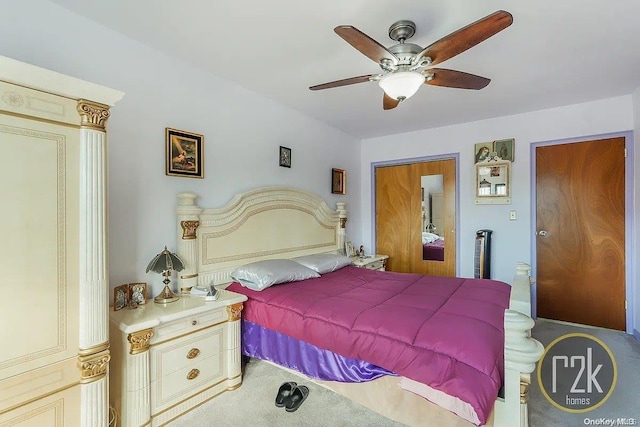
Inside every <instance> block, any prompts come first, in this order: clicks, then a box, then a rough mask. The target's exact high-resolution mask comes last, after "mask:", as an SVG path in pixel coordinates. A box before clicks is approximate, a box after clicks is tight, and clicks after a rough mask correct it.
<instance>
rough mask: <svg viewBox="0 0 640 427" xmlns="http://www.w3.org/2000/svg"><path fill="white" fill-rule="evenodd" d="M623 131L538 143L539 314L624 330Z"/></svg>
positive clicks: (537, 251)
mask: <svg viewBox="0 0 640 427" xmlns="http://www.w3.org/2000/svg"><path fill="white" fill-rule="evenodd" d="M624 163H625V162H624V138H613V139H604V140H598V141H587V142H579V143H572V144H561V145H551V146H545V147H537V148H536V197H537V200H536V215H537V220H536V221H537V224H536V235H537V236H536V248H537V249H536V254H537V315H538V316H540V317H544V318H549V319H555V320H564V321H569V322H575V323H580V324H585V325H593V326H600V327H605V328H611V329H618V330H625V326H626V325H625V203H624V202H625V171H624Z"/></svg>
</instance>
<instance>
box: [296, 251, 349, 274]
mask: <svg viewBox="0 0 640 427" xmlns="http://www.w3.org/2000/svg"><path fill="white" fill-rule="evenodd" d="M292 259H293V260H294V261H296V262H299V263H300V264H302V265H304V266H305V267H308V268H310V269H312V270H313V271H317V272H318V273H320V274H325V273H331V272H332V271H336V270H339V269H341V268H342V267H346V266H347V265H351V258H349V257H347V256H344V255H340V254H313V255H305V256H301V257H297V258H292Z"/></svg>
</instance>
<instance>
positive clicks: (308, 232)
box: [176, 187, 543, 426]
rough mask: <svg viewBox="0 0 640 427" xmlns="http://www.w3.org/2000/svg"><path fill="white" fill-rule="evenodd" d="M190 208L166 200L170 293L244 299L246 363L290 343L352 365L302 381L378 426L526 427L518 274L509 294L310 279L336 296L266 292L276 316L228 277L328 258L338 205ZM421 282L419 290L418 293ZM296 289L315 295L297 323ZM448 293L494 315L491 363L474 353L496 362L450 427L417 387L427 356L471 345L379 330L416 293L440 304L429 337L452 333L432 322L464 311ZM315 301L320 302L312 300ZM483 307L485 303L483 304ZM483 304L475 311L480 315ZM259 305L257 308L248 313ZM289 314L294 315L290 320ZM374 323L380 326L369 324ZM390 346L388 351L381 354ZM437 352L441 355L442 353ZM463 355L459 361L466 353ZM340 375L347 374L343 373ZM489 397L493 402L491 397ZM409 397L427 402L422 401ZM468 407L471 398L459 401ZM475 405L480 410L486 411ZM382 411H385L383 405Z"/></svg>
mask: <svg viewBox="0 0 640 427" xmlns="http://www.w3.org/2000/svg"><path fill="white" fill-rule="evenodd" d="M196 199H197V195H196V194H194V193H180V194H179V195H178V206H177V220H176V226H177V230H178V241H177V252H178V254H179V255H180V256H181V258H182V259H183V261H184V263H185V270H183V271H182V272H181V273H180V276H179V280H178V281H179V286H180V288H181V289H188V288H190V287H194V286H197V285H201V286H207V285H209V284H211V283H213V284H215V285H216V286H218V287H222V288H225V287H228V289H229V290H233V291H239V292H243V293H245V294H249V295H248V296H249V300H248V301H247V303H245V313H244V314H243V318H244V319H243V340H244V342H243V349H244V351H245V353H250V354H251V355H253V356H256V353H255V351H256V350H255V349H256V348H260V347H261V346H262V347H265V348H266V350H265V351H267V352H268V351H269V349H268V347H269V346H268V345H266V344H268V343H269V342H272V341H273V342H275V340H278V339H284V340H287V339H288V340H295V342H296V343H297V344H298V345H299V346H302V347H304V348H303V351H309V348H308V347H307V346H312V347H314V348H315V349H319V350H322V351H324V352H326V353H327V354H323V355H322V357H325V356H326V357H329V358H332V359H330V360H331V363H334V362H335V358H334V357H335V356H336V355H337V356H339V357H342V358H347V359H350V360H351V361H353V363H360V365H358V369H356V370H359V369H360V368H362V370H363V372H364V373H359V376H358V378H351V379H349V378H347V379H346V380H345V379H344V378H335V377H331V376H329V377H328V378H327V377H325V376H323V375H325V374H326V372H327V369H321V368H318V369H320V372H317V373H315V375H314V374H313V373H311V376H312V377H316V378H320V379H319V380H317V382H319V383H321V384H323V385H325V386H327V387H329V388H332V389H334V390H335V391H337V392H339V393H342V394H344V395H346V396H347V397H349V398H351V399H353V400H355V401H357V402H359V403H361V404H363V405H365V406H368V407H370V408H372V409H374V410H376V411H378V412H380V413H382V414H383V415H385V416H388V417H389V418H392V419H396V420H398V421H401V422H405V423H406V424H409V425H412V424H416V425H417V424H418V422H422V423H424V422H425V420H426V419H430V420H433V422H437V423H438V424H439V425H473V424H486V425H496V426H502V425H504V426H526V425H528V410H527V389H528V385H529V383H530V373H531V372H532V371H533V369H534V367H535V363H536V361H537V360H538V359H539V357H540V355H541V353H542V351H543V348H542V345H541V344H540V343H538V342H537V341H535V340H533V339H531V338H530V329H531V328H532V326H533V324H534V322H533V320H532V319H531V318H530V317H529V316H530V284H531V279H530V276H529V270H530V267H529V266H528V265H526V264H523V263H521V264H519V265H518V266H517V269H516V274H515V275H514V281H513V283H512V286H511V287H509V286H507V285H505V284H501V285H500V284H498V285H496V286H494V284H493V283H492V282H493V281H482V280H476V281H474V280H473V279H462V278H435V279H434V278H427V277H424V276H418V275H407V274H402V273H385V272H377V271H370V270H366V269H358V268H356V267H353V266H347V267H344V268H342V269H340V270H338V271H336V272H333V273H330V274H323V275H322V277H320V278H316V279H310V280H312V281H322V280H329V281H331V280H333V281H334V285H336V286H338V290H335V289H334V290H324V289H325V285H324V284H322V282H313V283H314V286H309V285H310V283H311V282H310V281H309V280H307V281H301V282H294V283H287V284H286V285H277V286H273V287H271V288H269V289H267V290H266V291H270V290H275V295H276V296H275V300H280V301H286V303H285V304H284V305H281V306H278V307H276V305H274V302H273V300H270V301H266V302H265V301H261V300H262V299H265V298H267V297H268V295H269V294H270V293H271V292H266V291H261V292H256V293H255V295H251V292H246V289H242V287H240V286H239V285H238V284H231V282H232V279H231V277H230V274H231V272H232V271H233V270H234V269H236V268H237V267H238V266H241V265H245V264H247V263H251V262H255V261H264V260H271V259H283V258H295V257H299V256H304V255H312V254H322V253H337V252H339V251H340V248H343V247H344V241H345V238H346V236H345V224H346V221H347V211H346V205H345V204H344V203H338V204H337V208H336V209H331V208H329V206H328V205H327V204H326V203H325V202H324V201H323V200H322V199H321V198H319V197H318V196H316V195H313V194H310V193H307V192H305V191H302V190H299V189H295V188H291V187H267V188H259V189H255V190H252V191H248V192H246V193H242V194H238V195H236V196H235V197H234V198H233V199H232V200H231V201H230V202H229V203H228V204H227V205H226V206H224V207H221V208H210V209H203V208H201V207H199V206H198V205H197V203H196ZM365 280H369V281H368V282H367V285H364V288H363V285H361V284H362V283H363V281H365ZM425 280H427V282H424V281H425ZM433 280H436V282H437V281H448V280H452V281H453V282H455V283H456V285H455V286H457V287H456V288H455V290H451V289H453V288H450V286H452V285H449V284H445V283H444V282H443V283H439V284H438V283H436V282H433ZM496 283H499V282H496ZM315 285H321V286H315ZM485 285H486V286H487V287H489V288H491V289H490V290H489V291H487V292H484V291H482V289H483V286H485ZM305 287H306V288H307V289H310V288H315V290H316V294H315V296H303V297H302V299H303V301H304V300H305V299H306V300H307V311H304V312H303V311H302V309H299V308H296V307H295V306H293V305H291V306H289V305H288V304H290V301H289V300H290V298H289V297H290V295H292V294H297V293H299V291H300V289H299V288H305ZM458 288H460V289H462V288H465V289H467V290H468V291H469V292H471V294H472V295H474V294H477V295H476V296H474V297H473V298H478V301H480V302H478V303H474V304H475V306H476V307H477V310H478V311H485V308H482V307H486V306H491V305H497V306H499V312H498V316H496V314H495V307H494V309H492V310H493V311H492V314H489V315H488V316H489V317H490V318H491V320H490V321H488V322H487V323H489V324H491V326H490V327H486V328H485V329H487V330H490V331H491V332H490V334H489V335H490V337H489V338H487V341H492V342H498V343H499V344H500V348H499V350H500V351H499V353H495V348H491V349H489V346H487V347H486V353H487V354H486V357H487V360H491V358H492V357H493V358H494V359H499V360H496V361H495V362H496V363H495V366H491V367H484V368H486V369H485V371H486V372H489V373H490V375H485V374H486V372H484V373H483V374H482V375H484V376H488V377H489V378H490V381H489V382H490V383H491V384H490V386H489V389H490V390H489V395H488V396H489V398H487V394H486V393H485V394H484V395H482V397H478V398H477V400H479V401H482V400H484V401H483V402H480V403H478V402H472V403H469V402H466V403H468V404H469V405H467V407H469V406H471V407H472V408H474V409H478V408H480V409H479V410H478V411H477V412H478V413H476V415H477V416H478V418H477V419H475V421H474V419H473V417H471V418H469V417H468V416H465V414H464V413H460V412H459V411H458V414H459V415H453V414H452V412H451V411H452V409H451V407H448V406H446V405H445V407H446V408H447V409H442V408H440V407H438V406H435V405H434V404H433V403H431V402H430V400H431V401H433V400H435V401H438V394H441V391H440V388H439V386H438V385H437V384H436V386H435V387H434V386H433V384H431V385H429V384H428V383H429V381H433V380H432V379H430V378H429V376H430V375H432V374H433V373H435V374H437V373H438V372H439V371H443V370H447V368H446V367H443V365H442V363H443V362H442V360H443V359H442V358H441V359H440V360H435V361H434V360H433V359H434V357H432V356H433V354H435V352H434V349H438V348H440V347H443V346H444V347H447V346H451V345H463V346H464V345H466V343H468V341H470V340H472V338H473V337H474V336H475V335H474V334H472V335H466V336H465V335H464V334H448V335H450V337H449V338H447V336H446V335H447V334H442V333H437V331H438V330H439V329H442V327H440V328H438V327H432V328H430V329H429V328H427V329H421V323H420V322H422V321H423V320H420V318H419V317H414V318H413V320H408V322H411V321H413V322H414V323H415V325H414V326H415V327H413V329H412V328H411V327H406V325H407V323H403V322H404V320H403V321H400V320H398V321H397V322H393V321H388V320H380V319H382V318H383V317H382V314H383V313H385V312H391V311H393V310H396V312H397V313H395V314H396V315H397V317H398V318H399V316H401V315H402V313H401V312H402V311H406V310H407V308H406V307H403V306H401V305H398V304H396V303H397V302H398V299H404V300H405V302H406V301H411V300H413V301H416V297H415V294H416V292H418V293H420V292H422V293H424V292H425V290H431V291H435V292H436V293H438V292H439V293H441V294H443V295H436V297H438V298H440V301H444V302H443V303H438V304H436V305H439V306H443V307H447V310H445V311H446V313H444V314H442V313H441V314H440V315H439V317H438V316H435V315H434V316H432V317H436V320H437V322H440V324H441V326H442V324H445V323H451V322H456V320H455V319H456V318H455V317H446V316H444V315H445V314H446V315H447V316H453V315H454V314H455V313H453V312H455V308H456V306H457V303H458V302H459V301H460V300H462V299H468V295H466V296H464V295H463V296H461V297H460V298H457V299H456V298H453V297H452V295H458ZM319 289H320V290H321V291H320V292H318V290H319ZM223 292H224V291H223ZM300 292H301V291H300ZM483 292H484V293H483ZM323 293H324V294H326V295H325V296H327V295H328V298H329V299H328V300H325V301H320V299H319V298H320V297H319V296H318V294H323ZM427 293H428V292H427ZM478 293H479V294H482V295H479V294H478ZM252 296H253V298H252ZM338 296H340V297H341V298H343V301H342V303H336V298H337V297H338ZM310 298H311V299H312V301H311V300H310ZM394 298H395V301H394ZM433 299H434V295H431V296H430V297H429V298H428V299H427V301H428V300H431V301H433ZM345 300H348V301H350V304H345V303H344V301H345ZM494 301H497V302H496V303H495V304H494V303H493V302H494ZM483 302H484V303H486V304H484V305H482V303H483ZM261 304H262V307H261V308H258V307H259V306H260V305H261ZM348 306H354V307H360V309H361V310H360V311H359V312H357V313H356V314H350V313H351V312H350V311H349V310H350V308H349V307H348ZM265 307H266V308H265ZM269 307H271V308H269ZM320 307H324V309H325V311H326V310H328V312H329V313H330V314H329V316H328V319H333V320H332V322H333V323H336V324H337V327H336V328H337V329H334V330H333V332H327V330H326V329H324V328H325V326H321V325H320V323H321V322H322V319H323V318H327V314H326V313H322V312H321V311H322V310H320V309H319V308H320ZM414 308H415V309H414V310H413V312H414V314H417V315H418V316H420V315H422V313H424V312H426V311H429V310H431V308H430V307H423V306H420V304H418V306H416V307H414ZM264 310H267V311H264ZM268 310H271V311H268ZM278 310H280V311H283V310H284V311H286V310H289V311H288V312H287V313H286V315H284V316H283V315H280V316H276V315H275V313H276V311H278ZM308 310H311V311H308ZM458 310H468V308H465V309H461V308H459V307H458ZM292 313H294V314H295V313H297V314H298V315H297V316H296V315H292ZM376 313H378V314H380V316H377V315H375V314H376ZM367 315H368V316H369V317H371V318H374V319H377V321H378V322H379V323H378V324H377V325H374V326H371V325H368V326H362V325H360V324H357V325H356V323H357V322H356V323H354V319H358V318H360V317H363V316H364V317H366V316H367ZM443 316H444V317H443ZM458 316H459V317H458V318H463V317H464V315H463V316H460V313H458ZM427 317H429V316H427ZM268 318H279V319H285V318H286V319H289V320H288V321H283V320H279V321H275V323H273V324H270V323H266V321H265V320H264V319H268ZM378 318H379V319H378ZM452 319H453V320H452ZM325 320H326V319H325ZM349 322H351V323H349ZM437 322H436V324H437ZM325 323H326V322H325ZM330 323H331V322H330ZM462 323H463V324H464V322H462ZM468 323H469V322H467V326H468ZM471 323H473V322H471ZM403 325H404V326H403ZM334 326H336V325H334ZM465 327H466V326H463V328H465ZM366 328H378V329H380V330H384V333H383V334H382V337H376V338H370V337H369V336H368V335H367V333H368V332H370V331H367V330H365V329H366ZM403 329H411V330H412V332H411V333H409V334H407V335H406V336H403V335H402V330H403ZM434 331H435V332H434ZM416 334H417V335H421V340H420V342H419V344H418V345H416V346H417V347H421V348H422V350H420V351H422V353H421V352H418V350H416V348H414V347H416V346H414V345H413V344H414V343H413V341H414V338H415V335H416ZM430 335H431V336H430ZM454 335H455V336H454ZM255 340H257V341H255ZM260 340H262V341H260ZM371 340H373V341H381V342H386V346H385V345H383V347H376V346H375V345H373V344H372V341H371ZM391 341H393V345H390V344H389V343H390V342H391ZM456 341H457V343H456ZM476 341H480V342H482V341H483V339H476ZM260 343H262V344H260ZM314 343H315V344H314ZM399 343H400V344H399ZM480 345H482V344H481V343H480ZM251 346H253V347H254V348H253V350H252V349H251V348H249V347H251ZM428 346H431V348H430V349H428V350H427V352H431V354H432V356H429V357H427V356H425V355H424V351H423V350H424V348H423V347H428ZM272 347H273V346H272ZM276 347H277V346H276ZM494 347H495V346H494ZM376 348H378V349H377V350H376ZM380 348H382V349H384V350H380ZM390 349H391V350H390ZM393 349H395V350H393ZM480 349H482V352H484V351H485V349H484V348H483V347H480ZM312 350H313V349H312ZM392 350H393V351H395V353H393V351H392ZM314 351H315V350H314ZM389 351H392V357H391V359H394V358H395V359H398V358H399V359H400V363H397V364H393V363H391V364H390V363H389V361H388V357H387V356H386V355H385V353H387V352H389ZM447 351H449V350H446V351H445V352H444V353H446V352H447ZM454 351H456V352H459V351H460V350H459V349H458V350H454ZM467 351H470V350H469V349H467ZM473 351H478V350H473ZM463 353H464V352H463ZM310 354H311V356H309V357H311V358H318V357H320V356H319V355H318V353H310ZM496 354H498V355H499V356H496ZM308 355H309V353H308ZM262 356H263V357H265V358H267V359H268V360H271V361H272V362H275V363H278V364H281V365H284V366H289V368H291V367H292V366H293V367H294V368H295V367H296V364H295V362H291V361H287V357H288V356H287V355H286V354H285V355H280V356H279V357H280V359H278V357H277V355H274V354H268V355H267V356H264V355H262ZM363 358H367V359H369V360H364V359H363ZM435 359H437V358H435ZM463 362H464V361H463ZM340 363H342V360H341V361H340ZM465 363H466V362H465ZM465 363H461V364H458V365H456V366H457V367H453V368H452V369H451V370H452V371H457V370H461V368H460V366H463V365H464V364H465ZM482 363H485V362H482ZM412 364H413V365H416V366H418V369H415V366H413V367H412V366H411V365H412ZM385 366H386V367H385ZM388 368H391V369H388ZM484 368H483V369H484ZM481 370H482V369H481ZM338 371H339V369H338ZM347 371H348V372H353V370H352V369H347ZM416 372H419V374H416ZM307 374H309V372H307ZM348 375H349V373H348ZM348 375H347V376H348ZM361 375H364V376H365V377H367V376H370V378H365V380H362V378H360V376H361ZM473 375H475V374H473V373H471V374H470V373H469V372H466V373H462V374H460V375H458V374H455V375H453V376H449V377H447V378H445V379H444V380H443V379H440V380H437V379H436V380H435V382H436V383H437V382H438V381H440V382H447V383H454V384H456V387H458V386H459V387H463V388H464V387H465V383H475V382H477V378H476V377H473ZM482 375H481V376H482ZM322 379H324V380H322ZM336 380H338V381H336ZM499 389H500V390H501V391H500V393H498V390H499ZM492 393H493V395H492ZM445 395H446V396H445V398H447V397H449V398H451V397H454V398H456V396H455V395H454V396H450V395H448V394H446V393H445ZM420 396H427V397H428V398H429V400H427V399H424V398H423V397H420ZM441 397H442V396H441ZM465 399H466V398H465ZM473 399H474V398H473V397H472V398H470V399H466V400H473ZM487 399H489V401H488V402H487ZM445 400H446V399H445ZM453 400H455V399H453ZM389 402H394V404H392V405H389V404H388V403H389ZM397 402H402V405H401V406H400V407H398V405H397V404H395V403H397ZM487 405H488V407H487ZM394 411H395V413H394ZM399 413H409V414H420V415H419V416H417V417H416V418H417V420H416V422H415V423H414V422H412V421H407V420H406V419H403V418H400V419H399V418H398V417H397V415H398V414H399ZM425 414H426V415H425ZM467 415H468V414H467Z"/></svg>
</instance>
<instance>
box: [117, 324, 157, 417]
mask: <svg viewBox="0 0 640 427" xmlns="http://www.w3.org/2000/svg"><path fill="white" fill-rule="evenodd" d="M151 337H153V330H151V329H144V330H141V331H136V332H132V333H130V334H129V335H128V336H127V341H128V342H129V355H128V356H127V357H126V362H125V363H126V369H125V372H126V378H125V379H124V381H125V382H126V389H127V392H126V396H122V397H121V402H122V407H121V408H120V410H121V411H122V414H120V419H121V421H120V424H119V425H120V426H144V425H148V423H149V420H150V419H151V390H150V385H149V384H150V378H149V369H150V362H149V347H150V343H151Z"/></svg>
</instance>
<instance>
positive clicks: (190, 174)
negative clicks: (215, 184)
mask: <svg viewBox="0 0 640 427" xmlns="http://www.w3.org/2000/svg"><path fill="white" fill-rule="evenodd" d="M165 157H166V160H165V173H166V174H167V175H168V176H180V177H186V178H204V135H201V134H199V133H193V132H187V131H184V130H180V129H174V128H169V127H168V128H165Z"/></svg>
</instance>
